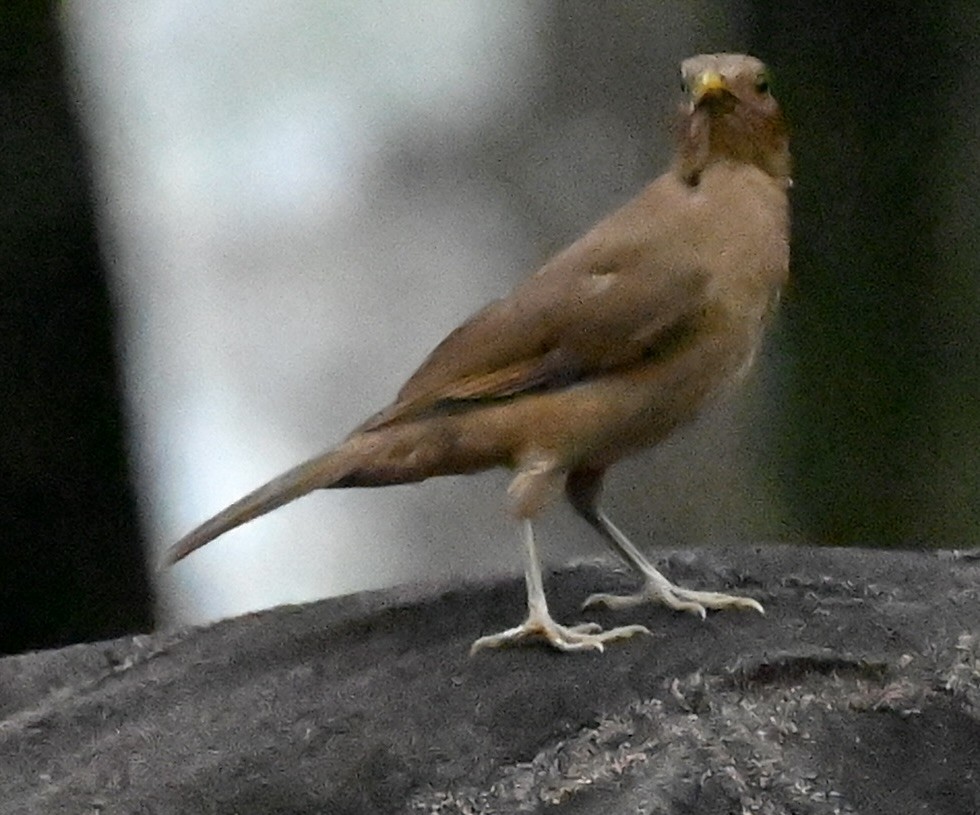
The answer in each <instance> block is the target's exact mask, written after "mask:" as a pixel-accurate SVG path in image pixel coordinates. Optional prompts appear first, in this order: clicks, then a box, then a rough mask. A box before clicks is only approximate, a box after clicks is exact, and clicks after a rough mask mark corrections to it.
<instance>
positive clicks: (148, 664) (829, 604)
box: [0, 546, 980, 815]
mask: <svg viewBox="0 0 980 815" xmlns="http://www.w3.org/2000/svg"><path fill="white" fill-rule="evenodd" d="M661 562H662V564H663V565H664V566H665V568H666V571H667V573H668V574H669V575H670V576H671V577H672V578H673V579H676V580H677V581H678V582H680V583H682V584H684V585H692V586H693V585H696V586H698V587H706V588H726V589H736V590H739V591H741V592H743V593H747V594H751V595H752V596H755V597H757V598H758V599H759V600H761V601H762V602H763V603H764V604H765V606H766V610H767V614H766V616H764V617H763V616H759V615H755V614H749V613H716V614H711V615H710V616H709V617H708V619H707V620H706V621H704V622H702V621H700V620H698V619H697V618H695V617H693V616H690V615H678V614H675V613H672V612H669V611H667V610H665V609H661V608H655V607H649V608H641V609H636V610H634V611H633V612H632V613H626V612H620V613H611V612H610V613H604V614H595V615H591V617H592V618H594V619H597V620H599V621H600V622H604V623H606V624H610V625H611V624H616V623H619V622H622V621H628V622H642V623H645V624H646V625H648V626H649V627H650V628H651V630H652V631H653V632H654V636H653V637H643V638H637V639H634V640H632V641H627V642H625V643H616V644H614V645H613V646H611V647H609V648H608V649H607V651H606V652H605V653H604V654H577V655H561V654H557V653H554V652H552V651H550V650H548V649H545V648H543V647H541V648H523V649H515V650H506V651H498V652H490V653H487V652H482V653H480V654H478V655H477V656H475V657H473V658H470V657H469V656H468V655H467V650H468V647H469V644H470V642H471V641H472V640H473V639H475V638H476V637H477V636H479V635H480V634H484V633H488V632H491V631H495V630H499V629H500V628H503V627H505V626H508V625H512V624H514V623H515V622H517V621H518V619H519V618H520V616H521V614H522V612H523V583H522V582H521V581H519V580H515V579H511V580H506V581H503V582H497V583H487V584H467V585H459V586H452V587H448V588H446V587H443V588H440V589H431V588H430V589H418V588H416V589H395V590H390V591H383V592H374V593H368V594H363V595H357V596H351V597H345V598H336V599H332V600H325V601H322V602H319V603H315V604H311V605H307V606H301V607H282V608H279V609H274V610H272V611H268V612H263V613H259V614H253V615H248V616H244V617H240V618H237V619H233V620H227V621H225V622H222V623H219V624H217V625H214V626H211V627H209V628H203V629H192V630H185V631H178V632H160V633H157V634H154V635H152V636H147V637H136V638H127V639H121V640H115V641H110V642H103V643H97V644H93V645H84V646H75V647H71V648H66V649H62V650H59V651H50V652H41V653H36V654H27V655H23V656H18V657H9V658H7V659H4V660H0V717H2V719H0V811H2V812H5V813H6V812H9V813H50V812H79V813H83V812H85V813H88V812H91V813H117V812H118V813H130V812H140V813H196V812H204V813H253V812H256V813H257V812H262V813H343V814H345V815H346V814H350V815H352V814H353V813H374V812H378V813H396V812H421V813H426V812H438V813H512V812H555V813H610V812H637V813H698V815H722V814H723V813H755V812H758V813H794V815H801V814H804V813H805V814H807V815H808V814H809V813H813V815H818V814H819V815H823V813H828V814H829V813H888V814H889V815H894V814H895V813H902V815H911V813H964V815H965V814H966V813H971V815H972V814H974V813H977V812H980V557H978V556H977V553H971V552H965V553H964V552H942V553H911V552H891V553H889V552H880V551H867V550H853V549H852V550H843V549H834V550H829V549H806V548H799V547H781V546H759V547H752V548H741V549H734V548H731V549H710V550H707V549H706V550H697V551H684V552H678V553H672V554H668V553H663V556H662V560H661ZM547 582H548V590H549V597H550V599H551V602H552V606H553V610H554V611H555V613H556V617H557V618H558V619H561V620H563V621H573V620H578V619H580V615H579V613H578V612H577V611H576V608H577V604H578V603H579V602H580V601H581V600H582V599H583V598H584V597H585V596H586V595H588V594H589V593H591V592H592V591H594V590H598V589H613V590H618V589H625V588H628V587H630V585H631V581H630V578H629V576H628V575H626V574H624V573H621V572H616V571H613V570H611V568H610V567H609V566H608V565H606V564H581V565H578V566H576V567H574V568H572V569H569V570H567V571H563V572H560V573H558V574H556V575H553V576H552V578H551V579H550V580H548V581H547Z"/></svg>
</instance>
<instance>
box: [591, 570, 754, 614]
mask: <svg viewBox="0 0 980 815" xmlns="http://www.w3.org/2000/svg"><path fill="white" fill-rule="evenodd" d="M641 603H661V604H662V605H665V606H667V607H668V608H672V609H674V610H675V611H689V612H691V613H692V614H697V615H698V616H699V617H701V619H704V617H705V615H706V611H705V610H706V609H709V608H711V609H724V608H736V609H752V610H753V611H758V612H759V613H760V614H765V613H766V612H765V609H763V607H762V604H761V603H759V602H758V601H757V600H753V599H752V598H751V597H739V596H738V595H735V594H722V593H721V592H717V591H694V590H692V589H683V588H681V587H680V586H675V585H674V584H673V583H671V582H670V581H669V580H667V579H666V578H663V582H661V581H659V580H647V582H646V584H645V585H644V587H643V588H642V589H641V590H640V591H638V592H637V593H636V594H628V595H617V594H593V595H592V596H591V597H589V598H588V599H587V600H586V601H585V602H584V603H583V604H582V608H583V609H585V608H595V607H596V606H605V607H606V608H610V609H621V608H632V607H633V606H638V605H640V604H641Z"/></svg>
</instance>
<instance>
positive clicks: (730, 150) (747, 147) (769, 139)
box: [678, 54, 790, 183]
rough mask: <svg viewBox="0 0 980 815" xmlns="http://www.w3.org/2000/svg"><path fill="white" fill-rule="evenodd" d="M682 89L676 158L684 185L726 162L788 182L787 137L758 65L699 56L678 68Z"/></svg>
mask: <svg viewBox="0 0 980 815" xmlns="http://www.w3.org/2000/svg"><path fill="white" fill-rule="evenodd" d="M681 84H682V88H683V91H684V95H685V99H684V102H683V103H682V105H681V115H680V119H681V121H680V128H679V141H680V144H679V151H678V153H679V164H680V170H681V172H682V174H683V175H684V177H685V178H686V179H687V180H688V181H689V183H697V182H698V180H699V178H700V175H701V173H702V172H703V171H704V170H705V169H706V168H707V166H708V165H710V164H711V163H712V162H713V161H726V160H727V161H738V162H744V163H747V164H754V165H756V166H757V167H759V168H760V169H762V170H763V171H765V172H766V173H769V174H770V175H772V176H774V177H777V178H785V179H786V180H787V181H788V179H789V175H790V156H789V133H788V129H787V126H786V121H785V119H784V118H783V114H782V111H781V110H780V108H779V103H778V102H777V101H776V99H775V97H773V95H772V88H771V87H770V80H769V71H768V69H767V68H766V66H765V65H764V64H763V63H762V62H761V61H759V60H758V59H756V58H755V57H750V56H745V55H743V54H701V55H700V56H696V57H691V58H690V59H686V60H684V62H682V63H681Z"/></svg>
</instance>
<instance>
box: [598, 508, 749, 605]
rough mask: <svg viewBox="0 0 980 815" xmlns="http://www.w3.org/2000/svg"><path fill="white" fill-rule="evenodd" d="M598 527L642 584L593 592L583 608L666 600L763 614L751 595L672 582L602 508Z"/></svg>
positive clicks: (664, 601)
mask: <svg viewBox="0 0 980 815" xmlns="http://www.w3.org/2000/svg"><path fill="white" fill-rule="evenodd" d="M595 520H596V522H595V524H594V526H595V528H596V529H597V530H599V533H600V534H601V535H602V537H603V539H604V540H605V541H606V542H607V543H608V544H609V545H610V546H611V547H612V549H613V550H614V551H615V552H616V553H617V554H618V555H619V556H620V557H622V558H623V560H625V561H626V562H627V563H629V564H630V566H632V567H633V568H634V569H636V570H637V571H638V572H639V573H640V574H641V575H643V588H642V589H640V591H638V592H637V593H636V594H628V595H623V596H621V595H616V594H593V595H592V596H591V597H589V598H588V599H587V600H586V601H585V602H584V603H583V604H582V608H590V607H593V606H606V607H607V608H617V609H618V608H630V607H632V606H637V605H640V604H641V603H650V602H654V603H663V605H665V606H668V607H670V608H672V609H675V610H677V611H690V612H693V613H694V614H698V615H700V616H701V617H702V618H703V617H704V616H705V609H708V608H716V609H721V608H751V609H755V610H756V611H758V612H759V613H760V614H764V613H765V611H764V610H763V608H762V605H761V604H760V603H759V602H758V601H757V600H753V599H752V598H751V597H739V596H738V595H735V594H723V593H722V592H717V591H695V590H693V589H684V588H681V587H680V586H676V585H674V584H673V583H671V582H670V581H669V580H668V579H667V578H666V577H664V575H663V574H661V573H660V571H659V570H658V569H657V568H656V567H655V566H654V565H653V564H652V563H650V561H648V560H647V559H646V558H645V557H643V554H642V553H641V552H640V550H639V549H637V548H636V547H635V546H634V545H633V543H632V541H630V539H629V538H627V537H626V536H625V535H624V534H623V533H622V532H621V531H620V530H619V529H617V528H616V526H615V524H613V522H612V521H610V520H609V519H608V518H607V517H606V516H605V514H603V513H602V512H601V511H596V513H595Z"/></svg>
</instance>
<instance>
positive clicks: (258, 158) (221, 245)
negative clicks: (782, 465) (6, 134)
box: [63, 0, 796, 622]
mask: <svg viewBox="0 0 980 815" xmlns="http://www.w3.org/2000/svg"><path fill="white" fill-rule="evenodd" d="M720 8H721V7H719V6H716V5H709V4H702V3H690V2H680V1H679V0H678V2H665V3H646V2H643V3H641V2H637V3H624V4H620V6H619V8H618V11H617V14H615V15H613V14H608V13H607V12H605V11H603V6H602V5H601V4H596V5H593V4H589V3H564V2H526V3H525V2H511V3H488V2H458V1H457V0H453V1H452V2H449V1H448V0H446V1H444V2H433V0H402V2H397V3H357V2H314V1H313V0H307V1H306V2H303V0H289V1H287V2H281V1H277V2H272V1H271V0H246V1H245V2H242V0H235V2H231V1H230V0H211V1H210V2H208V3H198V2H190V0H180V1H179V0H142V1H141V2H138V3H132V2H128V0H111V1H110V0H105V1H103V2H99V3H73V4H69V5H67V6H66V7H65V12H64V20H63V24H64V31H65V34H66V37H67V39H68V42H69V53H70V55H71V57H72V59H73V63H74V66H75V69H76V71H77V76H78V82H79V89H78V97H79V99H80V105H81V110H82V114H83V120H84V122H85V124H86V127H87V130H88V134H89V138H90V144H91V147H92V150H93V153H94V161H95V167H96V175H97V186H98V189H99V191H100V196H99V198H100V207H101V217H102V233H103V245H104V247H105V252H106V255H107V257H108V260H109V262H110V267H111V271H112V274H113V277H114V293H115V300H116V306H117V309H118V314H119V315H120V319H121V330H122V349H121V350H122V355H123V359H124V364H125V386H126V393H127V398H128V407H129V411H130V424H131V432H132V455H133V458H134V460H135V462H136V467H137V473H138V484H139V487H140V494H141V500H142V509H143V515H144V522H145V528H146V530H147V536H148V538H149V539H151V540H152V543H153V547H154V549H155V552H154V553H153V555H152V557H153V558H154V559H155V557H156V556H157V555H158V554H159V552H160V551H162V549H163V547H165V546H166V545H168V544H170V543H172V542H173V541H175V540H176V539H177V538H178V537H179V536H180V535H182V534H183V533H185V532H186V531H188V530H189V529H190V528H191V527H193V526H195V525H196V524H198V523H199V522H201V521H203V520H204V519H205V518H207V517H208V516H210V515H211V514H213V513H214V512H216V511H218V510H219V509H221V508H222V507H224V506H225V505H226V504H228V503H230V502H231V501H233V500H234V499H237V498H238V497H240V496H241V495H242V494H244V493H245V492H247V491H249V490H251V489H252V488H254V487H255V486H257V485H258V484H259V483H262V482H264V481H266V480H268V479H269V478H271V477H272V476H274V475H277V474H278V473H279V472H281V471H282V470H284V469H286V468H287V467H289V466H291V465H293V464H295V463H298V462H299V461H300V460H303V459H305V458H308V457H310V456H311V455H313V454H315V453H317V452H319V451H321V450H323V449H326V448H328V447H330V446H331V445H332V444H333V443H335V442H336V441H338V440H339V439H340V438H342V437H343V436H344V435H345V434H346V433H347V432H348V431H349V430H350V429H351V428H352V427H353V426H355V425H356V424H357V423H359V422H360V421H361V420H363V419H364V418H365V417H367V416H368V415H370V414H371V413H373V412H374V411H375V410H377V409H379V408H381V407H383V406H384V405H385V404H387V403H388V402H389V401H390V400H391V398H392V397H393V396H394V394H395V393H396V391H397V389H398V387H399V386H400V384H401V383H402V382H403V381H404V380H405V378H407V376H408V375H409V374H410V373H411V372H412V371H413V370H414V369H415V367H416V366H417V365H418V364H419V363H420V362H421V361H422V359H423V358H424V356H425V355H426V354H427V353H428V351H429V350H431V348H432V347H433V346H434V345H435V344H436V343H437V342H438V341H439V340H440V339H441V338H442V337H443V336H444V335H445V334H446V333H448V331H449V330H451V329H452V328H453V327H454V326H455V325H456V324H458V323H459V322H460V321H461V320H462V319H464V318H465V317H466V316H468V315H469V314H470V313H472V312H473V311H474V310H476V309H477V308H478V307H480V306H481V305H483V304H484V303H486V302H487V301H488V300H490V299H492V298H494V297H497V296H500V295H502V294H504V293H506V292H507V291H508V290H509V288H511V287H512V285H513V284H515V283H516V282H517V281H519V280H520V279H522V278H523V277H524V276H525V275H526V274H528V273H529V272H531V271H533V269H534V268H535V266H536V265H537V264H539V263H540V262H541V261H543V260H544V259H545V258H546V257H547V256H548V255H549V254H550V253H551V252H553V251H554V250H556V249H557V248H560V247H561V246H562V245H563V244H564V243H566V242H568V241H569V240H571V239H573V238H574V237H575V236H576V235H577V234H579V233H580V232H581V231H583V230H584V229H585V228H587V227H588V226H589V225H590V224H591V223H592V222H594V221H595V220H596V219H598V218H599V217H601V216H602V215H603V214H604V213H606V212H607V211H609V210H610V209H612V208H614V207H615V206H616V205H618V204H620V203H622V202H623V201H625V200H626V199H627V198H628V197H630V196H631V195H632V194H634V193H635V192H636V191H638V190H639V189H640V187H641V186H642V185H643V184H644V183H645V182H646V181H647V180H649V179H651V178H652V177H654V176H655V175H656V174H657V173H659V172H660V171H661V170H662V169H663V166H664V164H665V163H666V161H667V160H668V159H669V155H670V150H671V143H670V132H669V131H670V122H671V118H672V115H673V109H674V105H675V103H676V101H677V94H678V91H677V81H676V77H677V65H678V63H679V61H680V60H681V59H682V58H684V57H685V56H688V55H690V54H691V53H696V52H699V51H704V50H720V49H725V50H737V49H739V48H740V47H744V42H743V37H742V35H741V32H740V30H739V28H738V26H737V23H736V21H737V19H738V11H739V8H738V4H731V5H730V6H726V7H725V11H724V13H722V12H721V11H720V10H719V9H720ZM780 353H783V352H780V351H778V350H776V351H773V350H770V351H769V352H768V357H767V359H766V360H764V361H763V366H765V368H766V369H767V370H768V371H775V372H776V373H768V374H765V375H757V376H755V377H754V378H753V379H752V381H751V383H750V384H749V386H748V388H747V393H746V394H745V395H744V396H743V397H742V398H740V399H738V400H735V401H733V402H732V403H730V404H729V405H727V406H725V407H722V408H719V409H715V410H713V411H711V413H710V414H709V415H708V416H707V417H705V419H704V420H703V421H701V422H700V423H699V424H698V425H696V426H694V427H692V428H690V429H689V430H687V431H686V432H685V433H683V434H682V435H681V436H679V437H678V438H677V439H676V440H674V441H672V442H671V443H669V444H668V445H665V446H664V448H663V449H661V450H658V451H656V452H654V453H651V454H650V455H648V456H645V457H643V459H641V460H637V461H635V462H630V463H627V464H624V465H622V466H621V467H620V468H619V469H618V470H617V471H614V475H613V476H612V477H611V478H610V480H609V484H608V487H607V497H606V504H607V506H608V508H609V510H610V512H611V514H612V515H613V516H614V517H616V518H617V519H618V520H619V522H620V523H621V524H622V525H623V526H624V527H625V528H626V529H628V530H630V531H631V532H632V533H633V534H634V535H635V537H636V539H637V541H638V542H639V543H640V544H641V545H644V546H649V545H654V544H659V545H671V546H683V545H687V544H694V543H702V542H706V541H710V540H719V539H720V540H739V539H752V540H757V539H759V538H779V539H781V540H786V539H792V538H793V536H794V535H795V534H796V530H794V529H793V528H792V527H791V525H790V524H788V522H787V521H786V519H785V513H784V512H783V511H782V510H781V509H780V504H779V496H778V495H777V494H775V492H774V491H773V490H772V489H770V485H769V484H768V483H767V479H769V478H771V476H768V475H766V471H765V469H764V468H760V467H758V466H757V464H758V461H759V459H760V458H761V457H764V456H765V454H766V449H767V448H766V445H767V440H766V435H765V433H764V432H763V430H762V429H761V428H764V427H765V426H766V423H767V422H766V419H765V411H766V410H768V407H766V406H767V405H768V404H769V402H770V401H771V400H767V399H765V398H764V391H765V390H766V387H765V383H766V382H767V381H770V380H771V381H770V385H769V389H771V388H773V387H776V385H775V384H773V383H774V382H777V381H778V370H779V368H780V364H781V363H780V358H779V354H780ZM750 419H754V423H753V422H752V421H750ZM506 483H507V479H506V474H504V473H495V474H486V475H482V476H477V477H470V478H459V479H441V480H438V481H435V482H430V483H426V484H423V485H417V486H408V487H397V488H387V489H384V490H357V491H354V490H347V491H338V492H323V493H317V494H315V495H313V496H311V497H307V498H305V499H303V500H301V501H299V502H298V503H296V504H294V505H291V506H289V507H287V508H284V509H281V510H279V511H277V512H275V513H273V514H272V515H270V516H268V517H266V518H263V519H261V520H258V521H255V522H253V523H250V524H248V525H246V526H245V527H242V528H240V529H238V530H236V531H234V532H232V533H229V534H227V535H226V536H225V537H223V538H221V539H219V540H218V541H215V542H214V543H212V544H210V545H209V546H207V547H206V548H205V549H203V550H201V551H200V552H198V553H196V554H194V555H193V556H192V557H190V558H189V559H188V560H186V561H184V562H182V563H181V564H179V565H177V566H176V567H175V568H174V569H172V570H170V571H169V572H168V573H166V574H164V575H162V576H161V577H160V581H159V589H160V605H161V612H162V615H163V618H164V619H167V620H170V621H171V622H177V621H195V622H197V621H205V620H211V619H215V618H219V617H224V616H228V615H232V614H236V613H240V612H243V611H246V610H250V609H256V608H260V607H265V606H269V605H275V604H280V603H295V602H302V601H306V600H311V599H315V598H319V597H323V596H327V595H332V594H339V593H347V592H352V591H357V590H360V589H364V588H372V587H380V586H385V585H390V584H394V583H401V582H418V581H437V580H442V579H445V578H447V577H453V576H455V577H459V576H474V575H480V574H486V573H489V572H500V571H517V570H518V569H519V568H520V562H521V561H520V548H519V544H518V535H517V530H516V528H515V525H514V524H513V523H512V522H511V521H510V520H509V519H508V518H507V516H506V513H505V511H504V490H505V487H506ZM541 539H542V542H543V545H544V547H545V549H546V552H547V553H548V555H549V557H550V558H552V559H553V560H555V561H558V560H564V559H567V558H569V557H574V556H584V555H592V554H598V553H599V552H600V551H601V550H600V548H599V547H600V546H601V544H600V543H599V541H598V540H596V539H595V538H594V537H593V536H592V534H591V533H590V531H589V530H588V529H587V528H586V527H585V526H584V525H583V524H581V523H580V522H578V521H576V520H574V519H572V518H571V517H570V515H569V513H567V512H565V511H564V510H557V511H556V512H554V513H552V517H551V518H549V520H548V521H547V522H546V523H544V524H543V525H542V532H541Z"/></svg>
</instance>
